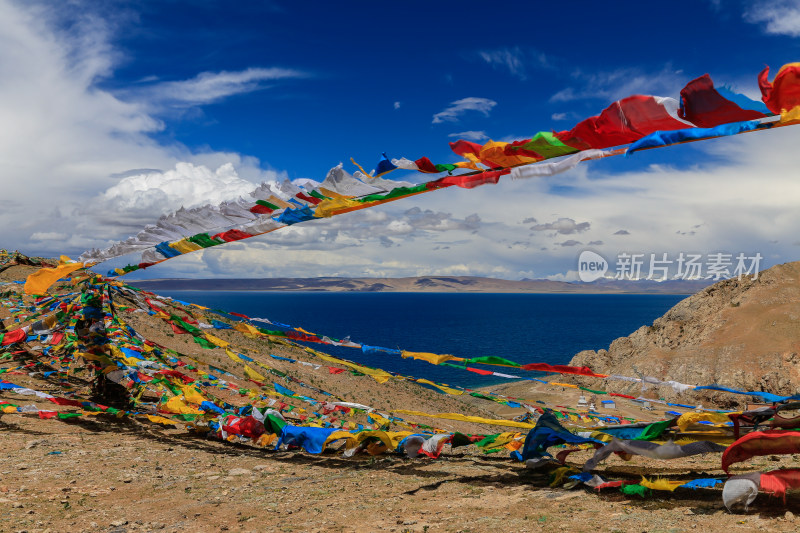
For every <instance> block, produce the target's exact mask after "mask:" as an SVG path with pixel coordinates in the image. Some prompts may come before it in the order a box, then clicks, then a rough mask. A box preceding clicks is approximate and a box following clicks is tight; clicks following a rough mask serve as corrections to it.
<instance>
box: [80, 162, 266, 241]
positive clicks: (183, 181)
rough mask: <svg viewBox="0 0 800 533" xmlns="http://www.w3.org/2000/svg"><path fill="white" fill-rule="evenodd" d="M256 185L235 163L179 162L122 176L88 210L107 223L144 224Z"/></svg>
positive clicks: (251, 188)
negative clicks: (168, 167) (162, 169)
mask: <svg viewBox="0 0 800 533" xmlns="http://www.w3.org/2000/svg"><path fill="white" fill-rule="evenodd" d="M254 188H255V187H254V185H253V183H252V182H250V181H247V180H244V179H242V178H240V177H239V175H238V173H237V172H236V169H235V168H234V166H233V164H232V163H225V164H223V165H221V166H220V167H219V168H217V169H216V170H214V171H212V170H211V169H209V168H208V167H206V166H204V165H194V164H192V163H178V164H176V165H175V168H174V169H172V170H168V171H165V172H159V171H151V172H145V173H142V174H134V175H131V176H127V177H125V178H122V179H121V180H120V181H119V182H117V183H116V184H114V185H113V186H111V187H109V188H108V189H106V190H105V191H104V192H102V193H101V194H99V195H98V196H97V197H96V198H95V199H94V200H93V201H92V202H90V203H89V205H90V206H91V207H90V208H89V209H87V211H88V213H87V214H89V215H90V216H92V217H93V218H95V219H97V220H100V221H102V222H103V224H105V225H111V226H114V225H123V226H128V225H134V226H142V225H144V224H147V223H150V222H152V221H154V220H155V219H156V218H158V217H159V216H160V215H162V214H166V213H168V212H171V211H174V210H176V209H178V208H180V207H186V208H191V207H197V206H201V205H206V204H218V203H220V202H222V201H224V200H230V199H233V198H238V197H239V196H246V195H247V194H249V193H250V192H251V191H252V190H253V189H254Z"/></svg>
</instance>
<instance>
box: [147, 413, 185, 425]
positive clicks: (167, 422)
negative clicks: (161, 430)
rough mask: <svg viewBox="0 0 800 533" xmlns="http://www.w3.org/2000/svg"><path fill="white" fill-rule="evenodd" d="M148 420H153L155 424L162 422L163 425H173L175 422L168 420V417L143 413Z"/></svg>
mask: <svg viewBox="0 0 800 533" xmlns="http://www.w3.org/2000/svg"><path fill="white" fill-rule="evenodd" d="M145 416H146V417H147V419H148V420H149V421H150V422H154V423H156V424H163V425H165V426H174V425H176V424H177V422H175V421H174V420H170V419H169V418H166V417H163V416H158V415H145Z"/></svg>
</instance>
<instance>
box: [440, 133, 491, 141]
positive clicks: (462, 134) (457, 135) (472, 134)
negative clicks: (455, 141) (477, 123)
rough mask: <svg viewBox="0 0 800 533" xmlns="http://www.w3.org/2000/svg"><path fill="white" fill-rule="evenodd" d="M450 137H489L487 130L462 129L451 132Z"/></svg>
mask: <svg viewBox="0 0 800 533" xmlns="http://www.w3.org/2000/svg"><path fill="white" fill-rule="evenodd" d="M447 136H448V137H458V138H459V139H467V140H468V141H476V142H477V141H485V140H486V139H488V138H489V136H488V135H486V132H485V131H462V132H459V133H450V134H448V135H447Z"/></svg>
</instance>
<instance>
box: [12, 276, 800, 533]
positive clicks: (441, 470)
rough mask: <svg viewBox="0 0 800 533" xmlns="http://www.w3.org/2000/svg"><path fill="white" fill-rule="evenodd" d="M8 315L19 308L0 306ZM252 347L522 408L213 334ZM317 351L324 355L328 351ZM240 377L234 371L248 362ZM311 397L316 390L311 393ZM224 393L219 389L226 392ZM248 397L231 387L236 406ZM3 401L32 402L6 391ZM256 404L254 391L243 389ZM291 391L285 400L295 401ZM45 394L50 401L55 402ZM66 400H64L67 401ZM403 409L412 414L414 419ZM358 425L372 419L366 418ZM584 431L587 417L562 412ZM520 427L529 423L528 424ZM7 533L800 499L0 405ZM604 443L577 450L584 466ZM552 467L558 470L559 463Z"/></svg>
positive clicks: (649, 510) (346, 392)
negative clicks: (309, 449)
mask: <svg viewBox="0 0 800 533" xmlns="http://www.w3.org/2000/svg"><path fill="white" fill-rule="evenodd" d="M27 269H29V267H25V268H21V267H18V269H17V270H15V271H11V270H6V271H5V272H0V280H2V279H3V278H5V279H14V278H19V277H20V276H21V275H27V273H28V270H27ZM0 315H2V316H4V317H7V314H4V312H3V310H2V309H0ZM122 316H124V317H125V320H126V321H127V322H128V323H129V324H130V325H131V326H132V327H134V328H135V329H136V330H137V331H138V332H140V333H141V334H143V335H145V336H146V337H147V338H149V339H153V340H155V341H157V342H159V343H164V344H165V345H170V346H172V347H173V348H174V349H176V350H180V351H181V353H185V354H187V355H188V356H191V357H197V358H201V357H202V359H203V360H204V361H206V362H207V363H208V364H213V365H215V366H218V367H220V368H223V369H225V370H227V371H230V372H232V373H234V374H236V373H237V372H238V371H239V370H240V369H238V368H237V367H236V365H235V364H234V363H232V362H231V360H230V359H228V358H227V357H226V356H225V354H224V351H222V350H219V349H214V350H202V349H200V348H199V347H197V345H195V344H194V343H193V342H191V341H189V340H188V339H187V338H185V337H187V336H175V335H172V334H171V330H170V329H168V327H167V326H166V325H165V324H164V323H162V322H161V321H160V320H156V319H154V318H152V317H148V316H147V314H146V313H133V312H127V314H123V315H122ZM216 333H217V334H218V335H219V336H220V337H223V338H225V339H227V340H229V341H231V342H235V343H236V344H237V345H238V347H239V348H241V349H246V350H248V353H249V354H250V355H251V356H253V357H260V356H264V358H263V359H262V360H263V361H264V362H266V363H269V364H270V365H271V366H272V367H273V368H276V369H278V370H280V371H282V372H286V373H288V374H289V375H291V376H292V377H294V378H296V379H299V380H302V381H304V382H306V383H309V384H312V385H314V386H318V387H320V388H323V389H326V390H329V391H332V392H335V393H336V394H337V395H338V396H340V397H341V398H342V399H344V400H346V401H356V402H364V403H367V404H370V405H372V406H373V407H376V408H378V409H380V410H386V411H391V410H392V409H399V408H406V409H407V408H412V409H418V410H421V411H425V412H428V413H436V412H457V413H465V414H474V415H477V416H483V417H489V418H511V417H514V416H517V415H519V414H521V413H522V412H523V411H522V410H521V409H511V408H508V407H505V406H502V405H499V404H496V403H493V402H487V401H485V400H479V399H477V398H472V397H468V396H449V395H443V394H439V393H437V392H434V391H432V390H429V389H427V388H422V387H420V386H419V385H417V384H414V383H411V382H408V381H401V380H390V381H389V382H387V383H385V384H378V383H376V382H375V380H373V379H372V378H370V377H369V376H354V375H350V374H338V375H333V374H329V373H328V371H327V368H325V367H324V366H323V367H321V368H316V369H315V368H313V367H311V366H308V365H301V364H297V363H289V362H285V361H278V360H274V359H272V358H269V357H268V355H267V354H275V355H282V356H287V357H292V358H295V359H297V360H298V361H305V362H314V361H315V360H314V359H313V357H311V356H310V355H309V354H306V353H305V352H302V351H300V350H298V349H296V348H292V347H288V346H284V345H280V344H275V343H265V342H264V341H260V340H255V339H244V338H242V337H241V336H237V335H236V334H235V333H234V332H231V331H218V332H216ZM317 362H319V361H317ZM237 375H238V374H237ZM3 377H4V378H5V379H8V380H9V381H12V382H14V383H17V384H19V385H21V386H25V387H31V388H35V389H37V390H42V391H46V392H50V393H51V394H56V395H57V394H58V390H59V389H58V384H57V383H56V382H47V381H43V380H41V379H39V378H37V377H36V376H33V375H27V374H25V373H18V374H13V375H12V374H5V375H3ZM303 390H304V392H305V393H308V394H311V392H308V390H309V389H303ZM503 391H504V392H505V393H506V394H513V395H515V396H518V397H521V398H525V399H527V400H529V401H531V402H533V401H537V400H538V401H542V402H545V403H546V404H547V405H548V406H550V407H557V406H558V405H565V406H574V405H575V403H576V401H577V397H578V395H579V394H581V393H580V392H579V391H577V390H575V389H569V388H566V389H562V388H561V387H554V386H551V385H546V384H531V383H518V384H513V385H511V386H509V387H505V388H503ZM220 394H221V393H220ZM237 397H238V396H237V395H231V396H230V397H229V398H227V399H228V400H229V401H231V402H234V401H236V400H237ZM0 400H7V401H9V402H12V403H14V404H17V405H28V404H30V403H36V404H38V405H39V406H40V408H47V409H58V410H62V408H60V407H58V406H53V405H52V404H49V403H48V402H42V401H41V400H39V399H37V398H34V397H32V396H20V395H18V394H15V393H11V392H9V391H3V392H2V393H0ZM239 401H246V400H241V399H240V400H239ZM287 401H288V400H287ZM45 404H46V405H47V406H46V407H45ZM618 406H619V411H616V412H615V413H614V414H617V415H620V414H621V415H623V416H631V417H633V418H637V419H640V420H656V419H660V418H661V417H663V410H662V411H658V410H656V411H652V412H651V411H642V410H641V409H639V408H638V407H636V406H635V404H632V403H631V402H628V401H627V400H620V401H619V402H618ZM64 409H68V408H64ZM404 417H405V416H404ZM405 418H407V420H409V421H413V422H417V423H423V424H430V425H435V426H436V427H437V428H439V429H441V430H443V431H461V432H465V433H473V434H491V433H497V432H500V431H508V430H509V428H508V427H500V426H487V425H477V424H471V423H465V422H456V421H450V420H441V419H434V418H430V417H427V418H426V417H419V416H411V415H409V416H408V417H405ZM359 421H361V420H359ZM564 424H565V426H566V427H568V428H570V429H578V428H579V426H578V425H577V423H575V422H566V421H565V422H564ZM520 431H522V432H523V433H524V431H525V430H524V429H521V430H520ZM0 447H1V448H2V450H3V451H4V457H3V461H2V464H0V516H1V517H2V518H1V519H0V533H2V532H6V531H7V532H13V531H27V532H33V531H51V532H61V531H115V532H127V531H176V532H177V531H201V532H203V531H253V532H255V531H343V532H345V531H365V532H368V531H395V532H404V531H463V532H483V531H498V530H503V531H506V530H508V531H554V530H555V531H578V532H579V531H652V532H655V531H663V532H680V531H690V530H700V531H719V530H723V529H729V530H735V531H752V530H753V529H759V530H763V531H794V530H796V529H798V527H799V526H800V521H797V520H796V519H795V516H794V513H800V498H797V497H796V496H792V495H790V496H789V497H788V498H787V501H786V503H785V504H784V502H783V501H781V500H778V499H776V498H772V497H769V496H767V495H765V494H760V495H759V496H758V498H757V499H756V501H755V504H754V506H753V507H752V508H751V510H750V511H749V512H748V513H746V514H745V513H741V514H732V513H729V512H728V511H727V510H725V509H724V507H723V505H722V499H721V493H722V491H721V488H719V487H721V485H718V488H716V489H699V490H696V491H695V490H690V489H677V490H676V491H675V492H671V493H669V492H654V493H652V495H650V496H649V497H647V498H645V499H641V498H639V497H636V496H633V497H628V496H625V495H623V494H622V493H621V492H620V491H619V490H618V489H608V490H603V491H600V492H597V491H594V490H592V489H588V488H584V487H583V486H582V485H579V486H577V487H575V488H572V489H565V488H560V487H555V488H551V487H550V482H551V476H552V470H553V468H547V469H545V470H544V471H540V470H536V471H534V470H529V469H526V468H525V467H524V464H522V463H520V462H517V461H515V460H513V459H511V458H510V457H509V452H508V451H507V450H503V451H501V452H499V453H496V454H484V453H483V452H482V450H481V449H479V448H476V447H475V446H464V447H459V448H456V449H451V448H450V446H449V445H447V446H446V447H445V449H444V451H443V453H442V455H441V456H440V457H439V458H438V459H435V460H433V459H429V458H422V459H420V458H418V459H408V458H405V457H404V456H401V455H399V454H396V453H388V454H384V455H379V456H368V455H366V454H364V455H356V456H354V457H351V458H346V457H344V456H343V455H342V453H341V451H340V450H335V449H331V450H326V452H325V453H323V454H321V455H311V454H308V453H305V452H302V451H290V452H286V451H275V450H273V449H272V448H271V447H267V448H259V447H256V446H251V445H245V444H233V443H228V442H222V441H219V440H211V439H207V438H205V437H204V436H197V435H193V434H191V433H189V432H187V431H186V429H185V428H183V427H175V428H170V427H167V426H159V425H156V424H150V423H147V422H139V421H136V420H132V419H129V418H117V417H114V416H111V415H107V414H99V415H94V416H89V415H85V416H82V417H79V418H71V419H66V420H58V419H51V420H42V419H40V418H39V417H38V415H37V414H36V413H30V414H26V413H6V414H0ZM591 454H592V451H582V452H576V453H573V454H572V455H570V456H569V461H568V463H567V465H568V466H572V467H574V468H575V469H576V471H577V470H579V469H580V467H581V466H582V465H583V463H584V462H585V461H586V460H587V459H589V457H591ZM782 466H783V467H798V466H800V464H798V461H795V460H794V457H793V456H782V457H764V458H757V459H753V460H750V461H747V462H744V463H740V464H738V465H736V467H734V468H733V473H744V472H751V471H756V470H771V469H775V468H779V467H782ZM719 467H720V456H719V454H712V455H708V456H703V457H690V458H686V459H679V460H673V461H662V462H659V461H655V460H651V459H645V458H642V457H634V458H633V459H632V460H631V461H629V462H625V461H623V460H622V459H621V458H619V457H617V456H612V457H610V458H609V459H607V460H606V461H605V462H604V463H603V464H602V465H601V467H600V468H599V470H598V473H599V474H600V475H602V476H603V477H604V478H607V479H609V480H615V479H628V480H640V479H641V476H642V475H646V476H647V477H648V478H649V479H652V478H656V477H665V478H670V479H681V480H686V481H688V480H691V479H695V478H701V477H722V476H723V475H724V474H723V472H722V471H721V470H720V468H719ZM554 468H555V467H554Z"/></svg>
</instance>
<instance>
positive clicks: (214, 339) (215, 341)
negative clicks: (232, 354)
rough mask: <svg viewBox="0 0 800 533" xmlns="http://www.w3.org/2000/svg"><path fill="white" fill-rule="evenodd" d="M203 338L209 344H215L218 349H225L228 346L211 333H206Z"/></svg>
mask: <svg viewBox="0 0 800 533" xmlns="http://www.w3.org/2000/svg"><path fill="white" fill-rule="evenodd" d="M205 336H206V339H207V340H208V341H209V342H211V343H213V344H216V345H217V346H219V347H220V348H225V347H227V346H228V345H229V344H230V343H229V342H228V341H226V340H222V339H220V338H219V337H217V336H216V335H212V334H211V333H206V334H205Z"/></svg>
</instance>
